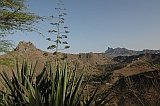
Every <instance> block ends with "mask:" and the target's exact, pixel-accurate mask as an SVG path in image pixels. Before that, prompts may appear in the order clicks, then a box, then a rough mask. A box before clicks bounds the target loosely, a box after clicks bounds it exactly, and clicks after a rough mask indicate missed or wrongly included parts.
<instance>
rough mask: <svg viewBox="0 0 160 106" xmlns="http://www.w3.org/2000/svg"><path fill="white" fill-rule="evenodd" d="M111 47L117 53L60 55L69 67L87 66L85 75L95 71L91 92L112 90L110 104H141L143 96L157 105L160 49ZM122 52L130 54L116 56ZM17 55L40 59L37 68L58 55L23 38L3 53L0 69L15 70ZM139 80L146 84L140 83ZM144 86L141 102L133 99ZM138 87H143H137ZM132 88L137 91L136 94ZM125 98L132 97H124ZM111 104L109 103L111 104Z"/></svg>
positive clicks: (159, 87) (23, 58) (33, 59)
mask: <svg viewBox="0 0 160 106" xmlns="http://www.w3.org/2000/svg"><path fill="white" fill-rule="evenodd" d="M109 51H114V52H113V53H112V55H113V54H114V56H112V55H110V54H105V53H79V54H65V53H58V56H59V58H60V59H61V61H62V62H63V61H64V60H65V61H67V62H68V64H69V65H70V67H73V68H74V66H75V64H76V63H77V64H78V66H79V67H78V72H80V71H81V69H82V68H83V67H84V66H85V67H86V68H85V69H86V70H85V78H87V77H88V76H89V75H91V74H92V76H91V77H90V80H89V83H88V87H89V89H90V90H89V91H88V92H90V93H92V91H93V90H94V89H96V87H97V86H99V91H98V92H104V91H105V92H109V95H108V97H107V99H106V101H107V100H108V98H112V97H114V98H113V100H111V101H110V104H112V105H113V106H128V105H130V106H139V104H143V103H141V101H142V102H145V101H144V99H146V100H147V103H148V104H149V103H152V104H153V105H154V106H156V105H155V104H154V101H158V100H159V98H157V95H159V94H160V92H159V91H158V89H160V83H159V80H160V79H159V78H160V77H159V75H160V74H159V73H160V71H159V70H160V53H158V51H151V52H153V53H147V54H143V53H142V52H141V53H142V54H139V55H138V54H136V52H134V51H130V50H127V49H125V48H123V49H121V48H119V49H116V50H115V49H111V48H109ZM118 51H121V52H118ZM148 51H149V50H148ZM122 52H123V55H127V54H130V55H129V56H128V55H127V56H115V54H117V55H118V53H119V54H120V53H121V54H122ZM132 52H134V53H135V54H134V53H133V54H134V55H132ZM137 52H138V51H137ZM139 52H140V51H139ZM15 58H18V59H19V65H20V66H21V62H22V61H23V60H28V61H29V63H33V64H34V63H35V62H36V61H38V68H37V72H39V71H41V70H42V68H43V67H44V65H45V63H46V62H47V61H49V62H52V63H53V67H54V65H55V55H54V54H53V53H49V52H45V51H42V50H40V49H37V48H36V47H35V46H34V44H33V43H31V42H24V41H22V42H20V43H19V44H18V45H17V47H16V48H15V49H14V50H13V51H11V52H10V53H7V54H4V55H0V72H1V71H2V69H3V68H4V69H5V71H7V73H8V74H9V75H11V70H12V69H13V70H14V59H15ZM2 66H3V68H2ZM146 81H147V82H146ZM154 81H156V82H154ZM146 83H147V84H148V85H147V84H146ZM137 84H141V85H143V86H138V85H137ZM149 86H150V87H149ZM128 87H129V88H128ZM139 87H141V88H139ZM144 88H146V89H145V92H143V93H144V95H141V98H138V100H140V101H138V102H137V103H138V104H136V103H135V102H134V103H133V101H132V99H133V100H134V101H137V98H136V96H137V95H140V94H141V93H142V92H140V91H141V90H143V89H144ZM138 89H141V90H140V91H138ZM130 90H132V91H135V92H136V94H134V92H132V91H130ZM147 90H148V91H147ZM130 93H131V94H130ZM149 93H156V95H154V94H153V95H151V96H152V100H151V102H150V101H149V100H150V98H149ZM144 97H146V98H144ZM125 98H129V99H127V100H125ZM123 99H124V100H123ZM122 100H123V101H122ZM147 103H146V104H147ZM156 103H157V104H158V105H157V106H159V104H160V103H159V102H156ZM110 104H109V105H108V106H110ZM146 106H147V105H146ZM148 106H149V105H148Z"/></svg>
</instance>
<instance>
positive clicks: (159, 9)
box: [7, 0, 160, 53]
mask: <svg viewBox="0 0 160 106" xmlns="http://www.w3.org/2000/svg"><path fill="white" fill-rule="evenodd" d="M26 1H27V2H26V4H28V5H29V9H30V10H29V11H30V12H34V13H36V14H38V15H41V16H50V15H54V16H56V15H57V14H56V13H57V12H56V11H55V10H54V8H55V7H57V5H56V4H57V2H58V0H26ZM63 3H64V8H66V9H67V11H66V13H67V14H68V15H67V16H66V17H65V25H66V26H68V27H69V31H70V33H69V35H68V40H67V41H68V42H69V45H70V46H71V48H70V49H68V50H64V51H62V52H67V53H81V52H99V53H101V52H105V50H106V49H107V48H108V47H112V48H116V47H125V48H128V49H132V50H142V49H160V0H63ZM38 25H39V27H40V28H42V29H41V31H42V33H43V34H44V35H45V36H46V37H47V36H49V34H48V33H47V30H49V29H52V27H51V26H50V25H49V24H47V22H43V23H39V24H38ZM7 39H11V40H13V41H15V44H18V42H19V41H22V40H24V41H31V42H32V43H34V45H35V46H36V47H37V48H39V49H41V50H45V51H46V48H47V46H49V45H50V44H51V43H50V42H48V41H46V40H45V38H43V37H41V36H39V35H38V34H36V33H27V35H26V34H24V33H20V32H17V33H16V34H14V35H10V36H8V37H7Z"/></svg>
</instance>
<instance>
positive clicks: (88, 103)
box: [85, 87, 98, 106]
mask: <svg viewBox="0 0 160 106" xmlns="http://www.w3.org/2000/svg"><path fill="white" fill-rule="evenodd" d="M97 90H98V87H97V88H96V90H95V91H94V93H93V95H92V97H91V98H90V99H89V101H88V102H87V104H85V106H89V105H90V104H91V103H92V101H93V100H94V97H95V95H96V93H97Z"/></svg>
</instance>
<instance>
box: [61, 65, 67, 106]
mask: <svg viewBox="0 0 160 106" xmlns="http://www.w3.org/2000/svg"><path fill="white" fill-rule="evenodd" d="M67 71H68V70H67V63H64V69H63V71H62V72H63V73H62V83H63V85H62V87H63V90H62V101H63V102H62V103H64V102H65V97H66V87H67ZM63 105H64V104H63Z"/></svg>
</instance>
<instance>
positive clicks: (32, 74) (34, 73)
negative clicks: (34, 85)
mask: <svg viewBox="0 0 160 106" xmlns="http://www.w3.org/2000/svg"><path fill="white" fill-rule="evenodd" d="M37 65H38V61H36V64H35V65H34V68H33V71H31V72H32V73H31V74H30V75H31V78H30V81H33V79H34V78H35V75H36V68H37ZM30 70H32V68H31V69H30Z"/></svg>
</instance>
